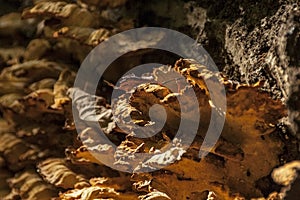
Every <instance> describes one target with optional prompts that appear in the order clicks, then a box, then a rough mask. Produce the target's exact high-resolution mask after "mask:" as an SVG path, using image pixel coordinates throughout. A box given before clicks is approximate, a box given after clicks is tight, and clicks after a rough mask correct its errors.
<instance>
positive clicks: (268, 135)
mask: <svg viewBox="0 0 300 200" xmlns="http://www.w3.org/2000/svg"><path fill="white" fill-rule="evenodd" d="M0 3H1V9H0V70H1V73H0V95H1V96H0V110H1V119H0V199H6V200H8V199H30V200H31V199H32V200H34V199H38V200H41V199H45V200H47V199H51V198H53V199H63V200H72V199H144V200H150V199H175V200H177V199H197V200H199V199H200V200H201V199H207V200H211V199H220V200H223V199H251V198H252V199H260V200H261V199H268V200H274V199H283V198H286V199H293V197H296V198H297V197H298V196H299V193H298V194H297V189H295V187H297V184H298V182H299V179H297V171H298V170H299V169H300V167H299V161H293V160H297V159H299V155H300V154H299V143H298V141H299V139H300V132H299V131H300V113H299V112H300V99H299V97H300V54H299V52H298V51H297V50H298V49H299V48H300V5H299V2H297V1H293V0H289V1H282V0H277V1H269V0H262V1H258V2H253V1H250V0H244V1H233V0H229V1H223V0H221V1H220V0H212V1H211V0H199V1H189V0H163V1H162V0H152V1H137V0H104V1H103V0H76V1H74V0H61V1H46V0H26V1H19V0H11V1H2V0H0ZM142 26H159V27H166V28H171V29H175V30H178V31H181V32H183V33H185V34H187V35H189V36H191V37H192V38H194V39H195V40H197V41H198V42H199V43H201V44H202V45H203V46H204V48H205V49H206V50H207V51H208V52H209V54H210V55H211V56H212V58H213V60H214V61H215V63H216V65H217V66H218V68H219V70H220V73H216V72H209V71H205V70H204V72H203V73H202V74H198V73H197V72H198V71H197V69H199V68H203V66H201V65H199V64H197V63H193V61H191V60H188V58H186V59H183V60H182V59H180V60H178V59H179V58H178V56H176V55H168V54H164V53H162V52H160V51H153V50H151V49H150V50H144V51H141V52H138V53H136V52H135V53H132V54H127V55H125V56H122V57H121V58H119V59H117V60H116V61H115V62H114V63H113V64H112V65H111V67H110V69H109V70H107V71H106V73H105V74H104V79H105V80H107V81H109V82H113V83H115V82H116V81H117V80H118V79H119V78H120V77H121V76H122V75H123V74H124V73H125V72H126V71H128V70H129V69H130V68H132V67H134V66H135V65H138V64H143V63H147V62H157V61H159V62H161V63H162V64H169V65H170V66H171V67H166V66H162V67H159V68H155V69H154V70H153V71H152V70H149V73H148V74H146V75H143V76H142V75H141V74H137V75H135V76H134V77H127V78H125V79H124V80H123V81H122V82H121V85H120V87H119V88H118V90H120V92H121V93H123V95H121V96H120V97H119V99H117V100H116V101H117V103H116V104H115V107H113V108H111V106H110V105H109V104H108V102H109V101H110V93H109V92H110V91H111V87H109V86H108V85H107V83H106V82H105V81H103V82H100V83H99V90H98V91H97V94H96V96H94V95H91V94H87V93H85V92H84V91H81V90H79V89H78V88H72V86H73V82H74V78H75V76H76V71H77V70H78V68H79V67H80V63H81V62H82V61H83V60H84V58H85V57H86V56H87V54H88V53H89V52H90V50H91V49H92V48H93V47H94V46H96V45H97V44H99V43H101V42H103V41H104V40H105V39H107V38H108V37H109V36H112V35H114V34H116V33H119V32H121V31H123V30H128V29H131V28H135V27H142ZM162 40H163V39H162V38H155V39H153V40H152V42H154V43H155V42H156V43H159V42H162ZM120 66H122V67H120ZM174 74H177V75H178V74H181V75H182V76H184V78H183V79H179V80H176V81H175V82H166V84H165V85H161V84H154V83H153V82H151V81H152V80H156V81H157V82H162V81H166V80H169V79H172V78H174V77H175V75H174ZM216 74H218V76H220V77H221V79H220V80H221V82H222V83H223V84H224V85H225V87H226V91H227V101H228V104H227V106H228V110H227V115H226V123H225V126H224V129H223V132H222V135H221V138H220V140H219V141H218V143H217V144H216V146H215V147H214V148H213V149H212V151H211V152H210V153H209V154H208V155H207V156H206V157H205V158H203V159H201V160H200V159H199V157H198V153H199V149H200V146H201V143H202V141H203V137H204V135H203V134H205V130H206V129H207V126H208V123H209V117H202V118H201V121H200V122H199V124H200V128H199V130H198V134H197V136H196V138H195V140H194V142H193V143H192V145H191V147H190V148H188V149H184V148H183V147H182V144H181V143H180V141H177V143H176V144H175V145H173V146H172V147H171V148H170V149H169V150H166V151H163V150H164V148H165V146H166V145H168V144H169V143H170V141H171V140H172V139H173V137H174V135H175V133H176V128H178V123H179V119H180V112H178V110H180V109H179V107H180V106H179V105H178V101H177V100H176V99H175V97H177V98H180V97H181V96H184V95H185V96H189V94H188V92H187V91H188V90H186V88H184V87H181V86H182V85H184V84H186V83H188V84H189V87H190V88H193V90H194V91H195V92H196V96H197V98H198V100H199V102H200V106H199V109H200V110H201V112H202V114H203V113H205V115H203V116H210V114H211V109H217V107H218V106H216V105H213V104H212V103H211V102H210V101H209V97H210V93H209V92H208V90H207V88H206V86H205V84H203V79H202V78H203V77H205V76H207V77H210V76H214V75H216ZM147 76H151V78H152V79H147V80H150V81H148V83H143V81H144V82H145V77H147ZM141 80H142V81H141ZM140 81H141V84H140V85H139V86H138V87H137V88H135V89H134V90H133V91H130V90H129V89H131V88H132V87H131V84H132V83H137V82H138V83H139V82H140ZM166 86H167V87H166ZM169 87H170V88H172V90H170V88H169ZM174 91H176V92H174ZM78 97H79V98H78ZM72 102H73V103H74V105H76V109H77V111H75V113H72V109H71V103H72ZM185 103H186V104H185V105H187V108H186V109H187V110H189V109H190V110H192V108H189V107H188V105H189V104H188V101H186V102H185ZM153 104H159V105H160V106H163V107H164V108H165V109H166V113H167V115H168V121H167V122H166V124H165V126H163V129H162V131H161V132H159V134H157V135H155V136H152V137H150V138H147V139H140V138H136V137H134V136H135V133H137V132H136V131H137V130H135V126H133V125H138V126H141V127H143V126H147V127H148V129H149V127H150V129H151V127H152V125H153V121H151V120H152V118H151V119H150V117H149V114H148V111H149V108H150V107H151V105H153ZM87 105H90V106H92V107H93V108H95V109H96V110H97V118H96V119H97V121H98V122H99V123H100V125H101V127H102V128H103V131H104V133H105V134H106V136H107V137H108V138H109V139H110V140H111V141H112V142H114V144H116V145H117V149H116V151H115V153H114V156H111V154H110V153H111V152H112V147H111V146H109V145H107V144H101V143H99V141H97V140H94V137H93V136H96V135H97V134H98V132H97V129H95V128H94V127H88V128H84V129H81V130H80V128H81V127H79V128H78V127H77V128H78V130H80V135H81V140H79V138H78V137H77V136H78V135H77V132H76V130H75V127H74V121H73V114H74V115H75V116H79V118H81V120H82V121H80V123H81V125H82V127H85V126H84V125H86V124H87V122H86V121H89V120H95V118H93V116H92V115H90V107H87ZM113 114H114V115H115V116H117V118H116V120H117V121H118V120H119V121H118V122H122V123H123V124H124V127H125V128H126V131H124V130H121V129H120V127H118V126H117V125H116V124H115V121H113V119H112V115H113ZM188 114H189V113H188ZM188 114H187V116H186V117H188V118H189V119H190V121H191V123H194V121H193V116H189V115H188ZM130 117H131V118H132V119H133V120H131V121H127V120H128V119H129V118H130ZM151 117H154V119H158V121H159V120H160V117H161V116H160V115H155V114H154V115H152V116H151ZM87 145H88V146H89V147H93V148H92V149H88V148H87ZM97 153H99V154H100V153H101V154H107V156H106V157H104V158H105V159H107V161H111V162H112V161H113V162H115V163H116V165H118V166H120V167H123V168H127V167H130V165H129V164H128V163H130V162H134V161H135V160H137V158H138V153H150V154H153V155H154V158H152V159H149V160H143V162H144V165H140V166H138V168H137V169H136V171H139V170H141V169H142V168H155V167H157V166H160V165H161V164H162V163H160V162H161V160H160V159H157V158H164V159H165V160H164V162H170V163H174V164H172V165H169V166H167V167H165V168H163V169H161V170H158V171H155V172H151V173H134V174H128V173H124V172H119V171H116V170H113V169H111V168H109V167H106V166H105V165H103V163H102V162H101V161H99V160H97V159H96V158H95V157H94V156H95V155H96V154H97ZM128 155H129V157H128ZM126 159H127V160H126ZM290 161H293V162H290ZM289 162H290V163H289ZM286 163H287V164H286ZM284 164H286V165H284ZM281 165H283V166H281ZM296 179H297V180H296ZM294 180H296V183H295V184H294V185H293V182H294ZM289 190H290V191H289ZM295 193H296V194H295Z"/></svg>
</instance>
